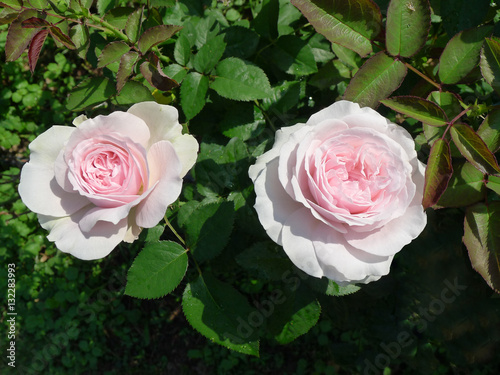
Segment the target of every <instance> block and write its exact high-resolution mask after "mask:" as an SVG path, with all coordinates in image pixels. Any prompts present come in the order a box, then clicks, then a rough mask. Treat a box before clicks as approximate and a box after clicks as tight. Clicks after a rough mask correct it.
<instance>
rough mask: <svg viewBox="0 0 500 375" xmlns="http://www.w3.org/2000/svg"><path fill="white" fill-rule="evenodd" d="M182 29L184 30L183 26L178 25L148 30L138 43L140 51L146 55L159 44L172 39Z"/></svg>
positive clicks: (155, 27) (161, 26) (160, 26)
mask: <svg viewBox="0 0 500 375" xmlns="http://www.w3.org/2000/svg"><path fill="white" fill-rule="evenodd" d="M180 29H182V26H177V25H159V26H154V27H152V28H150V29H147V30H146V31H145V32H144V33H143V34H142V35H141V37H140V39H139V42H138V43H137V45H138V46H139V51H141V53H146V52H147V51H149V50H150V49H151V48H152V47H154V46H156V45H157V44H159V43H161V42H164V41H166V40H168V39H170V37H171V36H172V35H174V34H175V33H176V32H177V31H179V30H180Z"/></svg>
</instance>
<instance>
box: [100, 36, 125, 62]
mask: <svg viewBox="0 0 500 375" xmlns="http://www.w3.org/2000/svg"><path fill="white" fill-rule="evenodd" d="M128 51H130V47H129V45H128V44H127V43H125V42H120V41H119V42H111V43H109V44H108V45H106V47H104V49H103V50H102V52H101V54H100V55H99V62H98V63H97V67H98V68H103V67H105V66H106V65H108V64H111V63H112V62H115V61H118V60H120V59H121V57H122V56H123V55H124V54H125V53H127V52H128Z"/></svg>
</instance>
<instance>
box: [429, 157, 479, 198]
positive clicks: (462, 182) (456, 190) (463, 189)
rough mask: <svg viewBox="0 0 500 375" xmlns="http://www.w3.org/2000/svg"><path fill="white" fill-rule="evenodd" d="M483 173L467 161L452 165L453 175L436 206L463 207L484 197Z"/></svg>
mask: <svg viewBox="0 0 500 375" xmlns="http://www.w3.org/2000/svg"><path fill="white" fill-rule="evenodd" d="M484 192H485V186H484V175H483V174H482V173H481V172H479V171H478V170H477V169H476V168H475V167H474V166H473V165H472V164H470V163H469V162H465V163H461V164H460V165H458V166H457V165H455V166H454V167H453V175H452V176H451V178H450V181H449V182H448V187H447V188H446V191H445V192H444V193H443V195H441V197H440V198H439V201H438V202H437V206H439V207H464V206H470V205H471V204H474V203H476V202H479V201H480V200H481V199H483V198H484Z"/></svg>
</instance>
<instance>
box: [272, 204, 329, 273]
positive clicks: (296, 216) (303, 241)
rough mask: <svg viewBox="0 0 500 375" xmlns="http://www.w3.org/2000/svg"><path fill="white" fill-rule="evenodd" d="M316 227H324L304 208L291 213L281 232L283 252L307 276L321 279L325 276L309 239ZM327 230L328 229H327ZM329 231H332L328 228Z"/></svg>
mask: <svg viewBox="0 0 500 375" xmlns="http://www.w3.org/2000/svg"><path fill="white" fill-rule="evenodd" d="M318 226H325V227H327V226H326V225H324V224H323V223H322V222H320V221H318V220H316V219H315V218H314V217H313V216H312V215H311V213H310V212H309V210H308V209H307V208H305V207H302V208H299V209H298V210H296V211H295V212H293V213H292V214H291V215H289V217H288V218H287V220H286V221H285V222H284V226H283V230H282V235H281V238H282V242H283V250H285V253H286V254H287V255H288V257H289V258H290V260H291V261H292V262H293V264H295V266H297V268H299V269H301V270H302V271H304V272H305V273H307V274H308V275H311V276H314V277H322V276H324V275H325V273H324V271H323V268H322V265H321V264H320V262H319V259H318V257H317V256H316V250H315V248H314V244H313V241H311V238H314V237H312V236H313V233H315V232H316V230H317V227H318ZM327 228H329V227H327ZM329 230H330V231H331V230H332V229H331V228H329Z"/></svg>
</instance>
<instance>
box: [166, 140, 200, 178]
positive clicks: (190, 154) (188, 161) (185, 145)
mask: <svg viewBox="0 0 500 375" xmlns="http://www.w3.org/2000/svg"><path fill="white" fill-rule="evenodd" d="M171 143H172V145H173V146H174V150H175V153H176V154H177V157H178V158H179V161H180V163H181V165H182V169H181V173H180V176H181V177H184V176H185V175H186V173H188V172H189V170H190V169H191V168H192V167H193V165H194V163H195V162H196V158H197V156H198V149H199V147H200V146H199V144H198V141H197V140H196V139H195V138H194V137H193V136H192V135H189V134H183V135H181V136H180V137H177V138H174V139H173V140H172V141H171Z"/></svg>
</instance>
